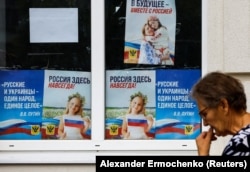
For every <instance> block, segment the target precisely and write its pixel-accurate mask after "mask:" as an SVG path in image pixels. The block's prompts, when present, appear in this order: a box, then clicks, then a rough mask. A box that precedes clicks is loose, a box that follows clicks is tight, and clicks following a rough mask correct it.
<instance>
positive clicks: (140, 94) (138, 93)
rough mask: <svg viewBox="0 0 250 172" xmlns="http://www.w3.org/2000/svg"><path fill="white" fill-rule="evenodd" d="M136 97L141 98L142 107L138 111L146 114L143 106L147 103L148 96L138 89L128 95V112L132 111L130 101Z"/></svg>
mask: <svg viewBox="0 0 250 172" xmlns="http://www.w3.org/2000/svg"><path fill="white" fill-rule="evenodd" d="M136 97H140V98H141V99H142V102H143V107H142V109H141V111H140V112H139V113H142V114H144V115H146V110H145V106H146V104H147V102H148V97H147V95H144V94H142V93H141V92H140V91H138V92H137V93H134V94H132V95H131V96H130V101H129V102H130V104H129V109H128V113H131V111H132V108H131V102H132V101H133V99H134V98H136Z"/></svg>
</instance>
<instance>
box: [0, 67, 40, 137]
mask: <svg viewBox="0 0 250 172" xmlns="http://www.w3.org/2000/svg"><path fill="white" fill-rule="evenodd" d="M43 81H44V72H43V71H41V70H32V71H31V70H1V71H0V85H1V87H0V88H1V89H0V95H1V96H0V109H1V115H0V139H1V140H36V139H41V132H40V131H41V124H42V110H43Z"/></svg>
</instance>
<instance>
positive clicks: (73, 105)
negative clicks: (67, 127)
mask: <svg viewBox="0 0 250 172" xmlns="http://www.w3.org/2000/svg"><path fill="white" fill-rule="evenodd" d="M68 106H69V114H71V115H74V114H76V113H77V112H78V111H79V110H80V108H81V102H80V100H79V99H78V98H76V97H74V98H72V99H71V100H70V101H69V104H68Z"/></svg>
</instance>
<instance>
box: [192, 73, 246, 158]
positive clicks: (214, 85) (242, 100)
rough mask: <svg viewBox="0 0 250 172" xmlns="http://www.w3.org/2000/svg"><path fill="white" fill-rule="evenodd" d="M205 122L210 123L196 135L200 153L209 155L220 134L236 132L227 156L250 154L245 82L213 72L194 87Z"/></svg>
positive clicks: (226, 150) (230, 142)
mask: <svg viewBox="0 0 250 172" xmlns="http://www.w3.org/2000/svg"><path fill="white" fill-rule="evenodd" d="M191 96H192V97H193V98H194V99H195V101H196V102H197V105H198V108H199V110H200V112H199V114H200V116H201V117H202V119H203V123H204V126H210V128H209V129H208V131H204V132H202V133H201V134H200V135H199V136H198V137H197V138H196V145H197V148H198V155H203V156H208V155H209V150H210V145H211V142H212V141H213V140H216V137H217V136H222V137H224V136H227V135H232V138H231V139H230V141H229V143H228V144H227V146H226V147H225V149H224V151H223V152H222V155H224V156H226V155H227V156H250V114H249V113H248V112H247V111H246V110H247V105H246V101H247V100H246V95H245V92H244V87H243V85H242V83H241V82H240V81H239V80H237V79H235V78H233V77H232V76H230V75H227V74H224V73H221V72H211V73H208V74H207V75H206V76H204V77H203V78H202V79H201V80H200V81H198V82H197V83H196V84H195V85H194V86H193V88H192V91H191Z"/></svg>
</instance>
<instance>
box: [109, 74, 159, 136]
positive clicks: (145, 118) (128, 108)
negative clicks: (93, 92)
mask: <svg viewBox="0 0 250 172" xmlns="http://www.w3.org/2000/svg"><path fill="white" fill-rule="evenodd" d="M105 102H106V105H105V139H153V138H154V135H155V131H154V129H155V126H154V124H155V71H149V70H141V71H124V70H107V71H106V101H105ZM133 109H134V110H133Z"/></svg>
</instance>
